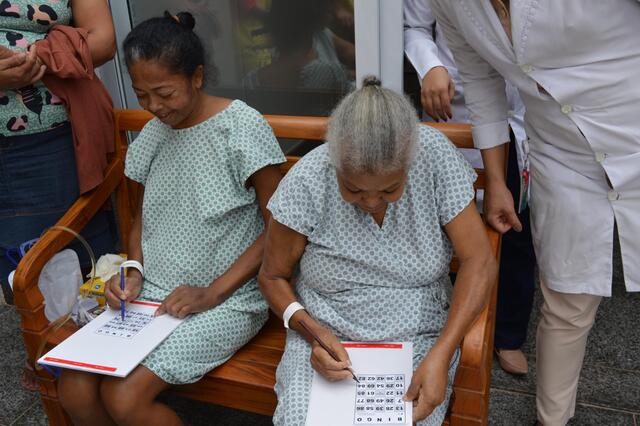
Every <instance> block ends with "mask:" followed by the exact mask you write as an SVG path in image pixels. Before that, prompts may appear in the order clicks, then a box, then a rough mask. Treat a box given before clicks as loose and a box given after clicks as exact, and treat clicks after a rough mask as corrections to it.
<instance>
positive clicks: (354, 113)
mask: <svg viewBox="0 0 640 426" xmlns="http://www.w3.org/2000/svg"><path fill="white" fill-rule="evenodd" d="M417 137H418V116H417V114H416V111H415V109H414V108H413V106H412V105H411V103H409V101H408V100H407V98H405V97H404V96H403V95H400V94H398V93H396V92H394V91H392V90H389V89H385V88H383V87H381V86H380V80H378V79H377V78H376V77H372V76H369V77H365V79H364V81H363V85H362V88H360V89H358V90H356V91H354V92H352V93H350V94H349V95H347V96H346V97H345V98H344V99H343V100H342V101H341V102H340V103H339V104H338V106H337V107H336V109H335V110H334V111H333V113H332V114H331V116H330V117H329V125H328V129H327V144H328V149H329V155H330V158H331V162H332V163H333V165H334V166H335V167H336V169H338V170H344V169H347V170H348V171H349V172H352V173H357V174H371V175H379V174H387V173H393V172H396V171H399V170H403V169H407V168H408V167H409V165H410V163H411V162H412V161H413V158H414V156H415V151H416V144H417Z"/></svg>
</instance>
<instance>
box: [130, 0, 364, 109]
mask: <svg viewBox="0 0 640 426" xmlns="http://www.w3.org/2000/svg"><path fill="white" fill-rule="evenodd" d="M129 9H130V13H131V19H132V25H136V24H138V23H139V22H141V21H143V20H145V19H148V18H151V17H154V16H161V15H162V14H163V13H164V11H165V10H168V11H169V12H171V13H177V12H180V11H188V12H191V14H193V16H194V17H195V19H196V28H195V30H196V32H197V33H198V35H199V36H200V37H201V38H202V41H203V43H204V45H205V48H206V49H207V58H209V60H210V63H209V64H207V90H208V91H209V93H211V94H213V95H217V96H224V97H228V98H234V99H242V100H244V101H245V102H247V103H248V104H249V105H251V106H252V107H254V108H256V109H258V110H259V111H260V112H262V113H264V114H289V115H328V114H329V112H330V111H331V110H332V108H333V107H334V106H335V105H336V103H337V102H338V100H340V99H341V98H342V97H343V96H344V95H345V94H346V93H347V92H349V91H351V90H352V89H353V88H355V82H354V79H355V48H354V9H353V0H130V1H129Z"/></svg>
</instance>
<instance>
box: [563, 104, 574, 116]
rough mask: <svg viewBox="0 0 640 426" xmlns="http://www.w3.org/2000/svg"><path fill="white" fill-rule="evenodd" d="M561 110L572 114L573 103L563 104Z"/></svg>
mask: <svg viewBox="0 0 640 426" xmlns="http://www.w3.org/2000/svg"><path fill="white" fill-rule="evenodd" d="M561 111H562V113H563V114H571V111H573V108H572V107H571V105H562V108H561Z"/></svg>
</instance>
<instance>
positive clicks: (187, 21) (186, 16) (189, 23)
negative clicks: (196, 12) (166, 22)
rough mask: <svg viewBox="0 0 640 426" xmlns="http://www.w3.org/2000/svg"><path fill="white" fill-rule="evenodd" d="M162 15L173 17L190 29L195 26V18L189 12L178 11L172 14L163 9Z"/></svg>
mask: <svg viewBox="0 0 640 426" xmlns="http://www.w3.org/2000/svg"><path fill="white" fill-rule="evenodd" d="M164 17H165V18H170V19H173V20H174V21H175V22H176V23H178V24H180V25H182V26H184V27H187V28H189V29H190V30H192V29H194V28H195V27H196V20H195V18H194V17H193V15H192V14H190V13H189V12H178V14H177V15H172V14H171V12H169V11H168V10H165V11H164Z"/></svg>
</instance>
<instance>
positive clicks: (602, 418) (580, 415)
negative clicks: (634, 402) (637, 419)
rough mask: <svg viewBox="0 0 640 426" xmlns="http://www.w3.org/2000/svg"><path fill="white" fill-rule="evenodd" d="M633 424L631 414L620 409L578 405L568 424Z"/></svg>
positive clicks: (577, 425)
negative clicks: (613, 409)
mask: <svg viewBox="0 0 640 426" xmlns="http://www.w3.org/2000/svg"><path fill="white" fill-rule="evenodd" d="M603 425H606V426H635V425H634V419H633V415H632V414H629V413H625V412H621V411H612V410H606V409H602V408H598V407H591V406H586V405H578V407H577V408H576V415H575V417H574V418H573V419H571V421H570V422H569V423H568V426H603Z"/></svg>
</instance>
